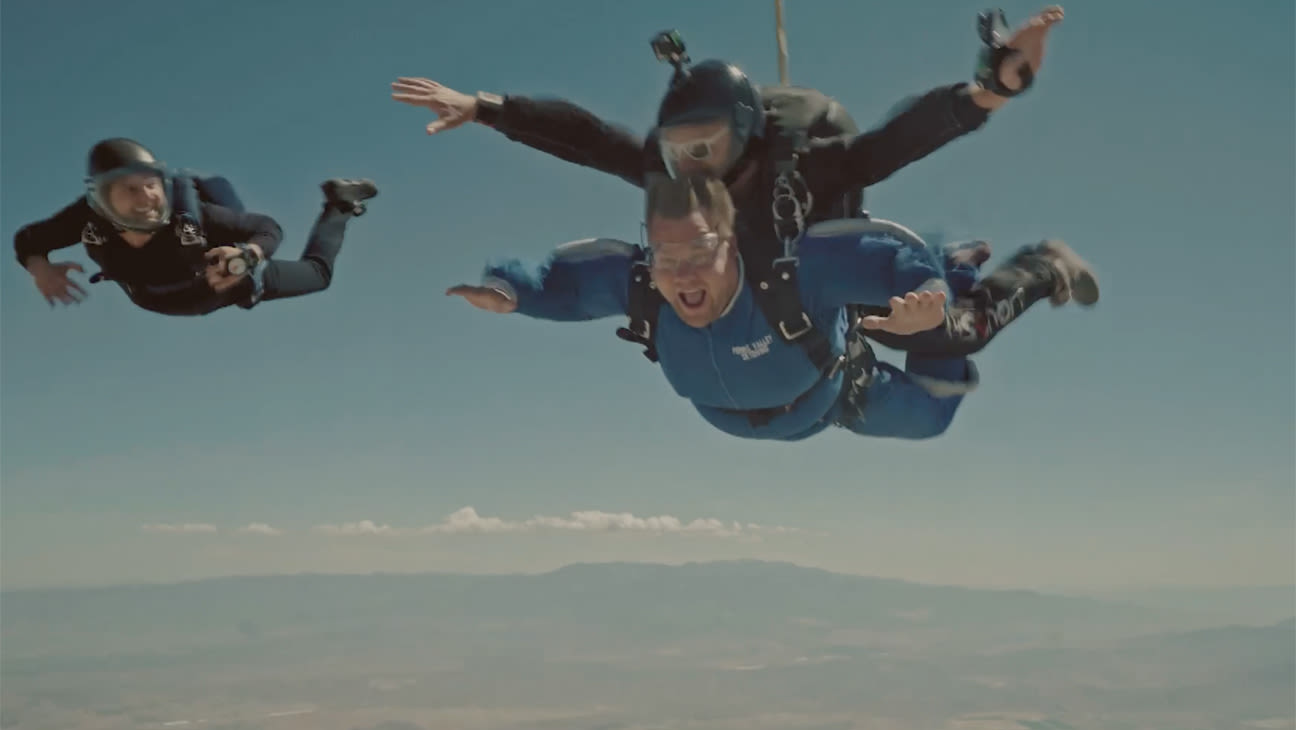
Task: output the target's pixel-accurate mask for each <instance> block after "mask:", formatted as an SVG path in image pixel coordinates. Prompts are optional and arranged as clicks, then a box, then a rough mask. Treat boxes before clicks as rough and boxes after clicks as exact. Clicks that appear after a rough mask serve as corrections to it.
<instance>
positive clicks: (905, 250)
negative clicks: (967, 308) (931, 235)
mask: <svg viewBox="0 0 1296 730" xmlns="http://www.w3.org/2000/svg"><path fill="white" fill-rule="evenodd" d="M800 269H801V272H800V278H801V281H802V282H803V286H804V287H805V289H806V291H805V295H806V298H807V301H808V302H810V303H811V306H813V307H816V308H826V309H834V308H837V307H843V306H846V305H847V304H861V305H866V306H874V307H888V306H889V300H890V299H891V297H897V296H904V295H905V294H907V293H908V292H911V291H912V292H919V291H928V290H931V291H945V292H946V294H947V295H948V293H949V286H948V284H947V283H946V282H945V277H944V273H945V272H944V267H943V266H942V265H941V261H940V260H939V258H938V257H937V256H936V254H935V252H934V251H933V250H932V249H930V248H927V247H925V246H922V245H919V244H917V243H913V242H909V241H903V240H901V239H899V238H896V237H894V236H891V235H887V234H885V233H866V234H862V235H861V234H854V235H849V234H847V235H838V236H831V237H826V238H816V239H807V240H806V241H804V242H803V243H802V244H801V250H800ZM946 306H948V296H947V302H946Z"/></svg>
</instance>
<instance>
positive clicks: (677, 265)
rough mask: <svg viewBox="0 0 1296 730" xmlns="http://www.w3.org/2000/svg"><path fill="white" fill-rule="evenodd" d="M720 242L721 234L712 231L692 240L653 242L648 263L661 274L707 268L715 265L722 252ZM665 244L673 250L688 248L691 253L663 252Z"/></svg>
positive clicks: (654, 270)
mask: <svg viewBox="0 0 1296 730" xmlns="http://www.w3.org/2000/svg"><path fill="white" fill-rule="evenodd" d="M720 242H721V239H720V235H719V234H718V233H714V232H712V233H706V234H703V235H702V236H701V237H700V238H696V239H694V240H692V241H683V242H679V243H675V242H670V243H653V244H651V246H650V248H649V251H650V252H651V253H650V256H649V258H648V265H649V267H650V268H651V269H652V270H653V272H654V273H660V274H683V273H687V272H690V271H698V270H700V269H705V268H708V267H711V266H714V265H715V262H716V257H717V256H718V255H719V254H720ZM663 246H670V247H671V248H672V250H680V249H687V250H688V251H689V253H684V254H682V255H680V254H675V253H672V254H663V253H662V247H663Z"/></svg>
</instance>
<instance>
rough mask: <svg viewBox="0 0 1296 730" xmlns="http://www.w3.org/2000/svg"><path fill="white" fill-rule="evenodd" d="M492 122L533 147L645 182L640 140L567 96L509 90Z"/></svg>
mask: <svg viewBox="0 0 1296 730" xmlns="http://www.w3.org/2000/svg"><path fill="white" fill-rule="evenodd" d="M491 126H492V128H494V129H495V130H497V131H498V132H500V133H501V134H503V135H504V136H505V137H508V138H509V139H511V140H513V141H514V142H520V143H522V144H524V145H526V146H528V147H531V148H532V149H536V150H539V151H541V152H544V153H546V154H550V155H553V156H554V157H557V158H559V159H563V160H566V161H568V162H572V163H575V164H577V165H581V166H583V167H589V168H592V169H595V170H598V171H600V172H606V173H608V174H609V175H615V176H616V177H619V178H621V179H622V180H625V181H626V182H628V183H630V184H631V185H634V186H636V187H643V185H644V151H643V150H644V140H643V139H642V138H641V137H639V136H638V135H636V134H634V133H633V132H631V131H630V130H628V129H626V128H625V127H623V126H620V125H615V124H610V123H608V122H605V121H603V120H602V119H599V118H598V117H597V116H595V115H594V114H593V113H592V112H590V111H588V110H586V109H584V108H582V107H579V106H577V105H576V104H573V103H572V102H570V101H567V100H565V99H533V98H530V97H526V96H515V95H509V96H507V97H505V98H504V103H503V105H502V106H501V107H500V111H499V115H498V118H497V119H495V120H493V123H492V124H491Z"/></svg>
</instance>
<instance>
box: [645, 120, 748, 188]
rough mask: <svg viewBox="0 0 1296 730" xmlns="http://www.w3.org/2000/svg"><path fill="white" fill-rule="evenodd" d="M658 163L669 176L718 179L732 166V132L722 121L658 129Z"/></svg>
mask: <svg viewBox="0 0 1296 730" xmlns="http://www.w3.org/2000/svg"><path fill="white" fill-rule="evenodd" d="M660 142H661V150H662V160H663V161H664V162H665V163H666V169H667V170H669V171H670V172H671V175H672V176H674V177H678V176H681V175H692V174H708V175H712V176H714V177H722V176H723V175H724V174H725V173H726V172H728V170H729V167H730V166H731V165H732V164H733V161H734V160H733V129H732V128H731V127H730V126H729V122H728V121H727V120H725V119H711V120H707V121H705V122H691V123H687V124H677V125H674V126H670V127H662V129H661V140H660Z"/></svg>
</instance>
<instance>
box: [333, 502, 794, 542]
mask: <svg viewBox="0 0 1296 730" xmlns="http://www.w3.org/2000/svg"><path fill="white" fill-rule="evenodd" d="M314 529H315V531H316V532H318V533H321V534H325V535H332V536H347V537H351V536H360V535H381V536H390V537H396V536H411V535H465V534H503V533H518V532H582V533H591V534H592V533H612V532H630V533H644V534H652V535H667V534H675V535H702V536H708V537H754V536H756V535H759V534H762V533H773V534H786V533H790V532H796V531H797V528H794V527H783V526H773V527H767V526H764V525H758V524H755V523H750V522H749V523H747V524H742V523H739V522H736V521H735V522H724V521H722V520H719V519H717V518H714V517H707V518H699V519H694V520H691V521H689V522H685V521H683V520H681V519H680V518H678V517H674V516H671V515H658V516H653V517H638V516H636V515H634V514H631V513H629V512H603V511H599V510H582V511H577V512H572V513H570V514H568V515H567V516H565V517H555V516H547V515H536V516H534V517H531V518H530V519H526V520H506V519H503V518H500V517H483V516H482V515H480V514H478V513H477V510H476V509H474V508H473V507H471V506H470V507H464V508H462V509H459V510H457V511H455V512H453V513H451V514H450V515H449V516H447V517H446V518H445V519H444V520H442V521H441V522H438V523H437V524H434V525H427V526H425V527H416V528H408V527H407V528H402V527H392V526H391V525H387V524H382V525H379V524H376V523H374V522H373V521H371V520H362V521H360V522H346V523H343V524H341V525H317V526H316V527H315V528H314Z"/></svg>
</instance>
